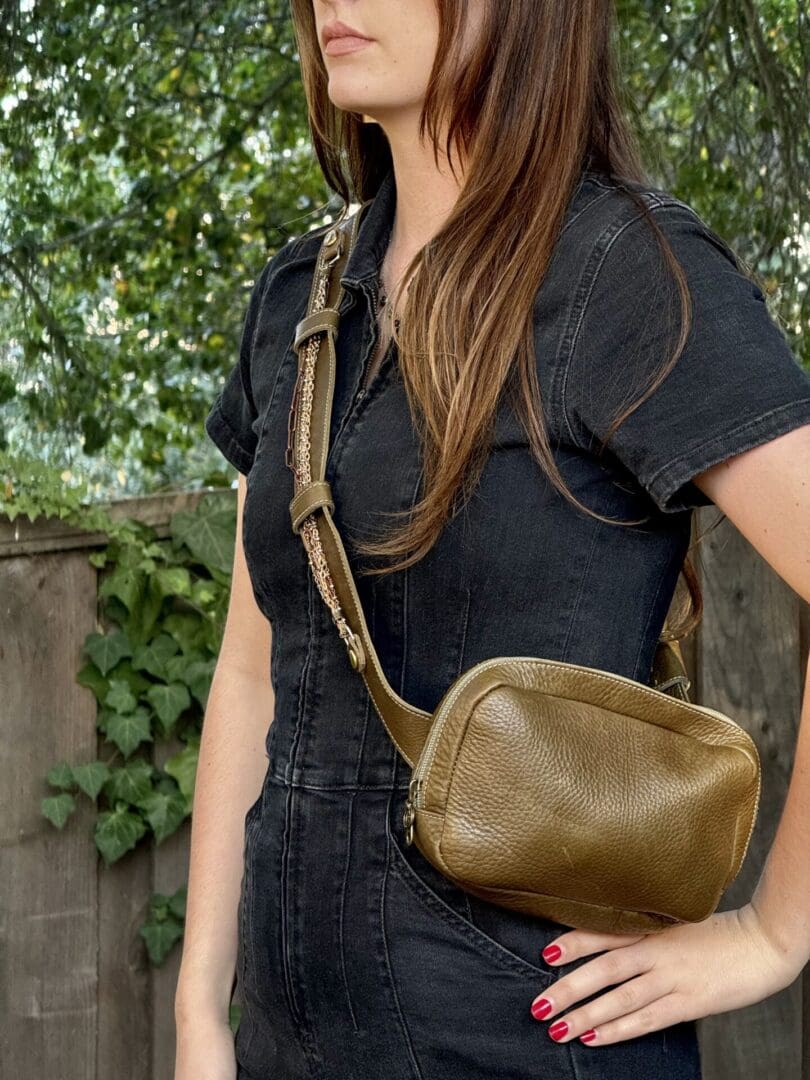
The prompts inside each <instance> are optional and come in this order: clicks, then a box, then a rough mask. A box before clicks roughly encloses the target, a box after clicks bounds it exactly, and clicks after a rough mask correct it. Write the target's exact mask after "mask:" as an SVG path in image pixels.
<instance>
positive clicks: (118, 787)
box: [104, 758, 154, 809]
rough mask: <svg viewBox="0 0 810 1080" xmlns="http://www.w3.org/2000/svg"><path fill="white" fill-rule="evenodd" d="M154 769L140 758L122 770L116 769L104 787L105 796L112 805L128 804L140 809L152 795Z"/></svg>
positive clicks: (130, 762) (127, 764)
mask: <svg viewBox="0 0 810 1080" xmlns="http://www.w3.org/2000/svg"><path fill="white" fill-rule="evenodd" d="M153 772H154V769H153V767H152V765H151V763H150V762H148V761H144V759H143V758H139V759H138V760H137V761H128V762H127V763H126V765H124V766H122V767H121V768H120V769H114V770H113V772H112V775H111V776H110V779H109V780H108V781H107V783H106V784H105V785H104V794H105V795H106V796H107V798H108V799H109V800H110V803H112V804H114V803H117V802H126V803H130V804H132V805H134V806H137V807H138V808H139V809H140V808H142V806H143V803H144V801H145V800H146V799H148V798H149V797H150V796H151V795H152V793H153V792H152V774H153Z"/></svg>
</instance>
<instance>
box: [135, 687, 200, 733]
mask: <svg viewBox="0 0 810 1080" xmlns="http://www.w3.org/2000/svg"><path fill="white" fill-rule="evenodd" d="M146 698H147V700H148V702H149V704H150V705H151V706H152V707H153V708H154V710H155V713H156V714H157V717H158V720H159V721H160V725H161V728H162V729H163V734H164V735H166V736H168V735H171V733H172V731H173V730H174V725H175V722H176V720H177V717H178V716H179V715H180V714H181V713H182V712H183V711H184V710H185V709H187V708H188V707H189V705H190V704H191V696H190V694H189V692H188V690H187V689H186V687H185V686H183V684H182V683H169V684H166V683H158V684H156V685H155V686H151V687H150V688H149V689H148V690H147V691H146Z"/></svg>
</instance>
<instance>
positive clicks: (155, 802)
mask: <svg viewBox="0 0 810 1080" xmlns="http://www.w3.org/2000/svg"><path fill="white" fill-rule="evenodd" d="M140 809H141V810H143V812H144V814H145V815H146V820H147V821H148V822H149V824H150V825H151V827H152V832H153V833H154V834H155V839H156V840H157V842H158V843H159V844H160V843H161V842H162V841H163V840H165V839H166V837H167V836H171V835H172V833H174V832H176V831H177V829H178V828H179V827H180V825H182V823H183V822H184V821H185V819H186V816H187V812H186V800H185V798H184V796H183V795H182V793H181V792H180V791H178V790H177V789H175V791H174V792H172V793H171V794H168V795H167V794H166V793H165V792H162V791H150V792H149V794H148V795H146V796H145V797H144V798H143V799H142V800H141V803H140Z"/></svg>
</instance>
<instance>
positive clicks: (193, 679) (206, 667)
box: [185, 656, 217, 710]
mask: <svg viewBox="0 0 810 1080" xmlns="http://www.w3.org/2000/svg"><path fill="white" fill-rule="evenodd" d="M216 665H217V662H216V658H215V657H213V656H211V657H209V658H208V659H207V660H202V659H200V660H195V661H194V662H193V663H191V664H189V665H188V667H187V668H186V674H185V682H186V685H187V686H188V688H189V690H191V692H192V694H193V695H194V697H195V698H196V699H197V701H199V703H200V705H201V706H202V708H203V710H205V706H206V704H207V702H208V691H209V690H210V689H211V680H212V679H213V677H214V669H215V668H216Z"/></svg>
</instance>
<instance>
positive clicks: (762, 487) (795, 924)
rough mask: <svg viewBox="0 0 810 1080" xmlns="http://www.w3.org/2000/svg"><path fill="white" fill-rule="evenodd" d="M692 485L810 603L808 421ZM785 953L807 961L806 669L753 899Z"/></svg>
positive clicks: (809, 692) (809, 768)
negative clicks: (780, 802)
mask: <svg viewBox="0 0 810 1080" xmlns="http://www.w3.org/2000/svg"><path fill="white" fill-rule="evenodd" d="M695 483H696V484H697V485H698V486H699V487H700V488H702V490H703V491H705V492H706V493H707V494H708V495H709V497H710V498H711V499H712V501H713V502H714V503H715V504H716V505H717V506H719V507H720V509H721V510H723V511H724V512H725V513H726V515H727V516H728V517H729V518H730V519H731V520H732V521H733V522H734V524H735V525H736V526H737V528H738V529H739V530H740V532H741V533H742V534H743V535H744V536H745V537H746V539H747V540H749V541H750V542H751V544H753V546H754V547H755V548H756V549H757V551H759V553H760V555H762V557H763V558H764V559H765V560H766V561H767V562H768V563H770V565H771V566H772V567H773V568H774V570H775V571H776V572H777V574H779V576H780V577H782V578H783V579H784V580H785V581H786V582H787V584H788V585H790V587H791V588H792V589H793V590H794V591H795V592H796V593H798V595H799V596H800V597H802V599H803V600H807V601H810V424H805V425H804V426H803V427H800V428H796V429H795V430H793V431H790V432H788V433H787V434H785V435H782V436H780V437H779V438H777V439H773V440H771V441H770V442H768V443H765V444H764V445H762V446H759V447H755V448H754V449H753V450H749V451H747V452H746V453H744V454H739V455H738V456H736V457H733V458H730V459H729V460H728V461H721V462H720V463H719V464H718V465H715V466H713V467H712V468H711V469H708V470H707V471H706V472H704V473H702V474H701V475H700V476H698V477H696V479H695ZM752 904H753V906H754V907H755V908H756V910H757V911H758V913H759V915H760V917H761V919H762V923H763V926H764V927H765V928H766V929H767V931H768V932H769V934H770V935H771V937H772V939H773V941H774V942H775V943H776V944H777V945H778V947H779V948H780V949H781V950H782V951H783V952H784V953H785V955H786V956H793V957H796V958H797V959H798V961H799V963H800V964H805V963H807V962H808V960H810V664H808V667H807V670H806V674H805V684H804V696H803V704H802V709H801V716H800V720H799V732H798V736H797V741H796V753H795V758H794V762H793V771H792V775H791V779H790V786H789V788H788V793H787V798H786V800H785V804H784V807H783V810H782V816H781V819H780V821H779V827H778V829H777V831H776V835H775V837H774V840H773V844H772V846H771V849H770V852H769V854H768V858H767V859H766V862H765V867H764V869H763V871H762V875H761V877H760V880H759V883H758V885H757V887H756V889H755V891H754V895H753V897H752Z"/></svg>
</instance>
